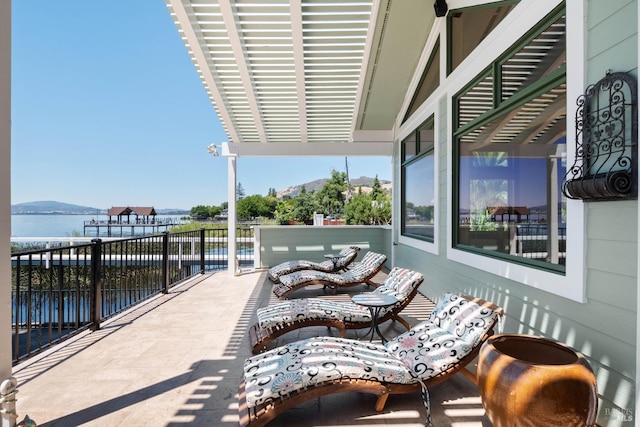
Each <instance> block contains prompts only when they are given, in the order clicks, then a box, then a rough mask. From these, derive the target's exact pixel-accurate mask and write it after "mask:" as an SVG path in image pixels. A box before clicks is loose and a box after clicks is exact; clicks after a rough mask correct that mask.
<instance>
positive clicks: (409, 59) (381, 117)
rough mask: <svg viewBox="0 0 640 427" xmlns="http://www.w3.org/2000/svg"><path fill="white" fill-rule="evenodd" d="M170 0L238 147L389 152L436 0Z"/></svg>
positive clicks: (232, 141)
mask: <svg viewBox="0 0 640 427" xmlns="http://www.w3.org/2000/svg"><path fill="white" fill-rule="evenodd" d="M166 2H167V6H168V8H169V11H170V13H171V15H172V17H173V19H174V21H175V23H176V26H177V27H178V31H179V33H180V36H181V37H182V39H183V41H184V43H185V46H186V47H187V50H188V52H189V55H190V56H191V59H192V60H193V62H194V64H195V66H196V69H197V71H198V73H199V75H200V78H201V79H202V82H203V84H204V86H205V89H206V90H207V92H208V94H209V97H210V99H211V100H212V102H213V105H214V107H215V109H216V112H217V114H218V117H219V118H220V122H221V123H222V125H223V127H224V129H225V132H226V133H227V137H228V139H229V143H230V146H234V145H235V144H238V145H243V146H244V145H245V144H246V145H247V147H246V148H243V149H242V150H240V151H239V153H247V154H248V153H251V152H252V153H256V154H255V155H266V154H258V153H267V152H269V150H272V151H271V152H272V153H273V155H281V154H276V153H281V152H286V153H292V152H296V153H310V155H312V154H313V153H318V154H319V153H329V154H322V155H332V154H330V153H334V155H342V154H344V153H347V154H349V153H353V152H358V153H359V154H367V155H391V153H392V145H393V138H394V134H393V125H394V123H395V119H396V116H397V115H398V109H399V108H400V106H401V103H402V99H403V98H404V95H405V92H406V90H407V87H408V84H409V82H410V79H411V77H412V75H413V72H414V68H415V66H416V64H417V63H418V57H419V53H420V50H421V47H422V46H423V44H424V39H425V38H426V34H428V29H427V30H425V27H430V25H431V24H432V22H433V3H432V2H431V1H430V0H427V1H426V4H427V6H425V0H354V1H340V0H333V1H327V0H304V1H303V0H291V1H289V0H266V1H259V0H219V1H207V0H166ZM392 3H393V4H395V5H397V6H399V5H401V7H397V6H396V7H394V8H392V7H391V6H392ZM394 10H398V11H399V12H398V14H396V15H393V16H391V15H390V14H391V13H392V12H393V11H394ZM416 13H420V14H426V16H425V17H424V21H423V25H416V23H417V22H418V21H419V20H418V21H416V18H415V15H416ZM402 14H405V16H406V17H407V19H408V17H409V16H412V19H411V20H409V21H406V20H405V19H403V16H402ZM423 16H424V15H423ZM403 23H404V24H403ZM390 24H392V25H390ZM406 24H410V25H406ZM424 24H428V25H424ZM400 35H401V36H400ZM385 38H386V39H385ZM385 40H386V43H385ZM398 42H399V43H402V44H403V45H402V46H399V45H397V43H398ZM408 45H409V46H408ZM367 109H369V110H370V111H372V112H373V113H374V115H369V116H367V115H366V110H367ZM366 117H370V120H368V121H367V120H364V119H365V118H366ZM354 120H357V121H358V123H355V122H354ZM367 123H370V124H371V125H367ZM350 143H354V147H348V148H347V147H345V144H346V145H349V144H350ZM355 143H357V144H355ZM255 145H266V146H270V147H271V148H264V147H261V148H258V147H256V146H255ZM298 145H309V147H306V148H303V147H297V146H298ZM321 145H322V146H323V148H319V147H320V146H321ZM325 145H326V146H325ZM294 146H296V148H295V149H292V147H294ZM287 147H288V148H287ZM383 147H384V148H383ZM367 150H369V151H370V154H369V153H366V152H365V153H362V151H367ZM381 153H385V154H381ZM295 155H298V154H295ZM301 155H303V154H301ZM352 155H353V154H352Z"/></svg>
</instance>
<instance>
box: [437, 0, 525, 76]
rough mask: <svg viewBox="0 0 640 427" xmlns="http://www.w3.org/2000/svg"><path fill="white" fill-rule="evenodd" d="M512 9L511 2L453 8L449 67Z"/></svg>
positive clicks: (474, 46) (468, 51) (452, 68)
mask: <svg viewBox="0 0 640 427" xmlns="http://www.w3.org/2000/svg"><path fill="white" fill-rule="evenodd" d="M511 9H513V4H509V5H502V6H498V7H496V6H493V5H492V6H490V7H479V8H473V9H466V10H455V11H453V12H452V13H451V14H450V16H451V21H450V22H451V25H450V28H451V39H450V40H449V45H450V46H451V48H450V51H451V69H450V70H449V72H452V71H453V70H455V69H456V67H458V65H460V63H461V62H462V61H463V60H464V59H465V58H466V57H467V56H469V54H470V53H471V52H472V51H473V49H475V48H476V46H478V45H479V44H480V42H481V41H482V40H484V38H485V37H487V35H488V34H489V33H490V32H491V31H492V30H493V29H494V28H495V27H496V25H498V24H499V23H500V21H502V20H503V19H504V18H505V16H507V14H508V13H509V12H510V11H511Z"/></svg>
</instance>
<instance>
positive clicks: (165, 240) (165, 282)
mask: <svg viewBox="0 0 640 427" xmlns="http://www.w3.org/2000/svg"><path fill="white" fill-rule="evenodd" d="M162 293H163V294H168V293H169V232H168V231H165V232H164V233H162Z"/></svg>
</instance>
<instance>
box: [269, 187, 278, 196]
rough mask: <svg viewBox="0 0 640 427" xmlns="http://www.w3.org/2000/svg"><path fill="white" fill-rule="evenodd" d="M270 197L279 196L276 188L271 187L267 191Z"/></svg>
mask: <svg viewBox="0 0 640 427" xmlns="http://www.w3.org/2000/svg"><path fill="white" fill-rule="evenodd" d="M267 196H268V197H276V198H277V197H278V192H277V191H276V189H275V188H269V192H268V193H267Z"/></svg>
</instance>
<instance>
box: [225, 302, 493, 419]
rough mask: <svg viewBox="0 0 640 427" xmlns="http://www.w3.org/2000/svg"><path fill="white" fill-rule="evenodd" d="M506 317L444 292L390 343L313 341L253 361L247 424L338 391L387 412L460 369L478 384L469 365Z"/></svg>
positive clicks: (243, 407)
mask: <svg viewBox="0 0 640 427" xmlns="http://www.w3.org/2000/svg"><path fill="white" fill-rule="evenodd" d="M502 314H503V311H502V309H501V308H500V307H497V306H495V305H494V304H492V303H490V302H487V301H484V300H481V299H477V298H473V297H470V296H457V295H453V294H445V295H444V296H443V297H442V298H441V299H440V300H439V302H438V303H437V305H436V307H435V308H434V310H433V312H432V313H431V315H430V316H429V319H428V320H427V321H425V322H422V323H420V324H418V325H416V326H414V327H413V328H411V329H410V330H409V331H407V332H405V333H403V334H401V335H400V336H398V337H397V338H395V339H393V340H391V341H389V342H388V343H387V344H385V345H380V344H376V343H369V342H361V341H357V340H351V339H346V338H336V337H313V338H309V339H306V340H302V341H297V342H294V343H291V344H287V345H284V346H282V347H278V348H275V349H273V350H270V351H267V352H265V353H262V354H259V355H256V356H252V357H250V358H249V359H247V360H246V361H245V365H244V381H243V382H242V383H241V384H240V389H239V407H238V411H239V414H240V425H241V426H252V427H257V426H263V425H265V424H266V423H268V422H269V421H271V420H272V419H274V418H275V417H276V416H278V415H279V414H281V413H283V412H285V411H286V410H288V409H290V408H293V407H295V406H297V405H299V404H300V403H302V402H305V401H307V400H310V399H315V398H316V397H320V396H324V395H328V394H333V393H343V392H348V391H359V392H367V393H372V394H375V395H377V396H378V400H377V402H376V406H375V409H376V411H382V410H383V409H384V405H385V403H386V401H387V398H388V396H389V395H390V394H401V393H411V392H415V391H420V390H422V391H423V392H424V394H425V395H427V393H426V387H430V386H432V385H435V384H437V383H439V382H442V381H444V380H446V379H448V378H449V377H451V376H452V375H454V374H455V373H457V372H461V373H463V374H465V376H467V377H468V378H469V379H471V380H472V381H474V382H475V376H474V375H473V374H472V373H470V372H469V371H467V370H466V368H465V366H466V365H467V364H469V363H470V362H471V361H472V360H473V359H475V357H476V356H477V354H478V352H479V351H480V347H481V345H482V344H483V343H484V342H485V341H486V340H487V339H488V338H489V337H490V336H491V335H493V333H494V327H495V326H496V324H497V322H498V320H499V319H500V317H501V316H502ZM427 408H428V407H427ZM428 416H429V414H428V413H427V417H428Z"/></svg>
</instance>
